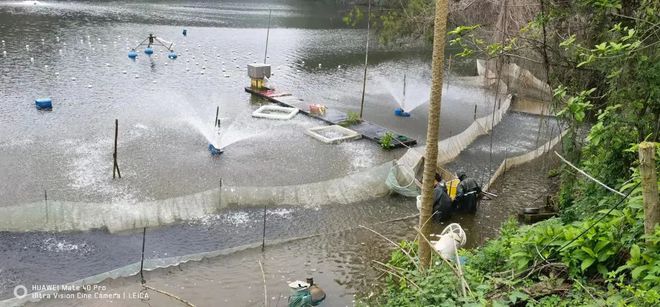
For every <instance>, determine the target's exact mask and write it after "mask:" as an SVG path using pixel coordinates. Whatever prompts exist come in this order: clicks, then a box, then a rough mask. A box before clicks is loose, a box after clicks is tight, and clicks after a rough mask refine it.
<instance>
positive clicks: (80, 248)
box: [41, 237, 92, 254]
mask: <svg viewBox="0 0 660 307" xmlns="http://www.w3.org/2000/svg"><path fill="white" fill-rule="evenodd" d="M41 243H42V244H41V249H42V250H44V251H49V252H55V253H67V252H68V253H82V254H87V253H89V252H91V251H92V247H91V246H89V245H88V244H87V243H85V242H81V243H72V242H68V241H67V240H64V239H62V240H58V239H56V238H55V237H50V238H47V239H44V240H43V241H42V242H41Z"/></svg>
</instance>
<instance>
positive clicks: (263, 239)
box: [261, 205, 266, 252]
mask: <svg viewBox="0 0 660 307" xmlns="http://www.w3.org/2000/svg"><path fill="white" fill-rule="evenodd" d="M265 249H266V205H264V228H263V233H262V235H261V251H262V252H263V251H264V250H265Z"/></svg>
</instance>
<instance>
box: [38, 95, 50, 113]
mask: <svg viewBox="0 0 660 307" xmlns="http://www.w3.org/2000/svg"><path fill="white" fill-rule="evenodd" d="M34 104H35V106H36V107H37V110H44V111H52V110H53V100H51V99H50V98H39V99H35V100H34Z"/></svg>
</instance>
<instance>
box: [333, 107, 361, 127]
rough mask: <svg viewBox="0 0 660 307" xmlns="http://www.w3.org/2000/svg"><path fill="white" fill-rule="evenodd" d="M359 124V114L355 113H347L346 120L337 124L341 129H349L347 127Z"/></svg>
mask: <svg viewBox="0 0 660 307" xmlns="http://www.w3.org/2000/svg"><path fill="white" fill-rule="evenodd" d="M361 122H362V119H361V118H360V114H358V113H357V112H353V111H348V113H347V114H346V119H345V120H344V121H342V122H341V123H339V124H340V125H341V126H343V127H349V126H353V125H357V124H359V123H361Z"/></svg>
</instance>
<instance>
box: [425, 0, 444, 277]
mask: <svg viewBox="0 0 660 307" xmlns="http://www.w3.org/2000/svg"><path fill="white" fill-rule="evenodd" d="M448 5H449V4H448V2H447V0H436V2H435V22H434V29H433V60H432V63H431V76H432V78H431V97H430V102H429V117H428V128H427V129H426V130H427V131H426V151H425V155H424V156H425V159H424V176H423V179H422V208H421V210H420V212H419V230H420V232H421V235H422V237H425V238H427V237H429V235H430V234H431V225H430V224H428V223H426V221H427V220H429V219H430V218H431V216H433V183H434V182H433V181H434V179H435V172H436V169H437V164H438V134H439V130H440V109H441V105H442V103H441V99H442V78H443V76H442V73H443V68H444V60H445V36H446V32H447V11H448ZM418 254H419V268H420V270H422V271H424V270H426V269H427V268H428V267H429V265H430V263H431V246H430V245H429V243H428V242H427V241H426V240H420V241H419V252H418Z"/></svg>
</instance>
